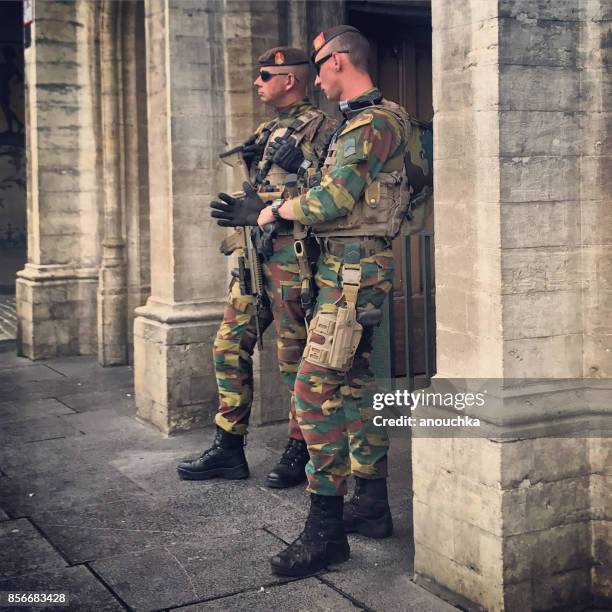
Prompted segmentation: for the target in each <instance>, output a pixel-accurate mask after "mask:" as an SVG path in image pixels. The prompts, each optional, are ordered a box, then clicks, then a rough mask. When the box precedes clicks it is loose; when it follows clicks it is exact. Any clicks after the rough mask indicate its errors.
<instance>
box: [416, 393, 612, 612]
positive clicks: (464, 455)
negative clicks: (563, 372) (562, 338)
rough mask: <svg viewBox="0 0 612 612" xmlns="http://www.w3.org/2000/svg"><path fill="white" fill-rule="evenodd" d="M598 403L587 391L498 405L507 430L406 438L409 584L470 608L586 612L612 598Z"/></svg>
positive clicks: (606, 475)
mask: <svg viewBox="0 0 612 612" xmlns="http://www.w3.org/2000/svg"><path fill="white" fill-rule="evenodd" d="M559 388H560V389H562V385H559ZM606 398H608V400H607V401H608V402H609V390H608V389H606V388H595V385H590V386H589V387H588V388H583V389H580V388H577V389H568V390H566V392H565V393H564V392H563V390H560V391H558V392H556V393H548V394H547V393H541V394H539V395H538V394H536V393H533V394H529V395H523V396H517V397H514V398H507V399H506V400H505V407H506V410H505V411H504V414H510V415H512V416H511V417H509V420H512V421H513V423H512V424H506V425H503V426H499V425H491V424H484V427H487V428H488V429H487V431H486V433H485V437H483V438H476V437H472V438H465V437H464V438H458V437H456V438H422V437H415V438H414V439H413V466H414V479H413V480H414V538H415V548H416V556H415V576H416V580H417V581H418V582H419V583H420V584H422V585H423V586H425V587H426V588H428V589H430V590H432V591H433V592H435V593H436V594H438V595H442V596H444V597H445V598H446V599H448V600H450V601H452V602H453V603H455V604H457V605H460V606H461V607H462V608H464V609H467V610H482V609H485V610H490V611H492V612H493V611H506V610H507V611H514V610H521V611H522V610H553V609H554V610H556V609H561V608H563V609H584V607H585V606H590V605H592V603H593V601H600V602H601V601H606V600H607V599H608V598H610V597H612V573H611V572H610V568H611V566H612V553H611V552H610V551H611V550H612V529H611V528H610V524H611V523H610V521H611V520H612V510H610V509H611V508H612V492H611V491H612V486H611V485H612V468H611V467H610V466H611V465H612V461H611V459H612V439H611V438H610V433H611V432H612V419H610V416H609V414H607V412H609V410H608V409H607V408H606V406H607V403H606ZM527 406H529V407H531V409H532V410H533V412H530V414H528V415H525V414H522V415H521V414H520V408H521V407H522V408H523V409H525V407H527ZM577 408H582V410H580V412H579V413H578V414H576V413H577V412H578V411H577V410H576V409H577ZM547 409H548V410H551V411H555V412H561V410H563V409H566V412H567V415H564V416H563V417H557V418H555V417H554V416H551V415H546V414H545V413H546V411H547ZM536 415H537V416H536ZM543 418H544V419H546V420H543ZM476 435H477V434H476ZM454 594H460V595H459V596H458V597H456V596H455V595H454Z"/></svg>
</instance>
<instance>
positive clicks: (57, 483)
mask: <svg viewBox="0 0 612 612" xmlns="http://www.w3.org/2000/svg"><path fill="white" fill-rule="evenodd" d="M134 495H144V492H143V491H142V490H141V489H139V488H138V487H137V486H136V485H135V484H134V482H132V481H131V480H129V479H128V478H125V476H122V475H121V474H120V473H119V472H117V470H115V469H113V468H112V467H110V466H108V465H98V466H85V467H78V468H67V469H65V470H64V471H58V472H56V473H55V475H54V476H53V477H52V478H49V475H48V474H30V475H28V477H27V478H19V479H13V478H0V499H2V504H3V506H4V508H5V509H6V510H7V511H8V512H10V513H12V514H13V515H14V516H24V515H29V514H32V513H34V512H36V511H41V510H52V509H60V508H70V507H77V506H87V505H96V504H103V503H107V502H112V501H117V500H118V499H126V498H129V497H132V496H134Z"/></svg>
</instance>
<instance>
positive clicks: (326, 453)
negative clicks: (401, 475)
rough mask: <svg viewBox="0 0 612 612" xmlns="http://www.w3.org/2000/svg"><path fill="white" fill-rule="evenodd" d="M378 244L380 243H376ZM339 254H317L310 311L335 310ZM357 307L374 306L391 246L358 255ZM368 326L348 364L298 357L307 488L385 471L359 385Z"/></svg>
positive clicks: (363, 381) (341, 489) (387, 282)
mask: <svg viewBox="0 0 612 612" xmlns="http://www.w3.org/2000/svg"><path fill="white" fill-rule="evenodd" d="M382 248H383V247H381V249H382ZM342 263H343V260H342V259H341V258H338V257H335V256H333V255H331V254H323V255H321V257H320V258H319V262H318V264H317V275H316V281H317V286H318V288H319V295H318V298H317V307H316V312H331V313H333V312H336V310H337V308H338V303H339V302H341V298H342V276H341V274H342ZM360 264H361V282H360V288H359V292H358V294H357V306H358V307H360V308H380V307H381V305H382V303H383V302H384V300H385V297H386V296H387V294H388V293H389V291H390V290H391V287H392V281H393V269H394V260H393V252H392V251H391V250H381V252H380V253H377V254H376V255H373V256H370V257H364V258H361V260H360ZM373 331H374V330H373V328H372V327H365V328H364V330H363V335H362V337H361V341H360V343H359V346H358V348H357V352H356V354H355V358H354V361H353V365H352V367H351V369H350V370H349V371H348V372H346V373H343V372H338V371H336V370H331V369H328V368H325V367H322V366H319V365H313V364H311V363H308V362H307V361H305V360H302V362H301V364H300V368H299V371H298V374H297V379H296V382H295V405H296V413H297V418H298V422H299V424H300V427H301V429H302V433H303V434H304V439H305V440H306V443H307V445H308V451H309V453H310V462H309V463H308V465H307V466H306V474H307V476H308V487H307V490H308V491H309V492H310V493H317V494H319V495H346V490H347V486H346V477H347V475H348V474H349V473H350V472H352V473H353V474H354V475H356V476H359V477H361V478H371V479H374V478H385V477H386V476H387V450H388V447H389V439H388V437H387V432H386V431H385V429H384V428H380V427H375V426H374V424H373V421H372V418H373V416H374V410H373V408H372V407H371V405H370V402H369V401H368V399H367V397H366V393H365V389H366V387H367V386H368V385H370V384H371V383H372V382H373V378H374V376H373V374H372V371H371V370H370V367H369V358H370V354H371V351H372V336H373Z"/></svg>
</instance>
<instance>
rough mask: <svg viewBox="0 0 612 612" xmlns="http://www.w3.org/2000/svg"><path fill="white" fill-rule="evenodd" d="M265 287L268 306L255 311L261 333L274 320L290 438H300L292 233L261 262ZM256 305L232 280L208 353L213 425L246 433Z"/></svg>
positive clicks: (300, 335) (299, 312)
mask: <svg viewBox="0 0 612 612" xmlns="http://www.w3.org/2000/svg"><path fill="white" fill-rule="evenodd" d="M263 272H264V286H265V290H266V294H267V296H268V300H269V304H270V307H269V308H264V309H262V312H261V313H260V315H259V322H260V327H261V330H262V332H263V330H265V329H266V328H267V327H268V326H269V325H270V324H271V323H272V322H273V321H274V325H275V328H276V334H277V340H276V344H277V347H276V348H277V356H278V365H279V368H280V372H281V376H282V378H283V381H284V382H285V384H286V385H287V386H288V388H289V389H290V390H291V402H290V410H289V437H290V438H294V439H296V440H302V439H303V436H302V432H301V431H300V428H299V426H298V424H297V420H296V416H295V404H294V400H293V386H294V382H295V376H296V373H297V370H298V365H299V363H300V359H301V358H302V353H303V352H304V347H305V345H306V323H305V322H304V310H303V309H302V305H301V302H300V276H299V270H298V264H297V261H296V258H295V254H294V251H293V237H292V236H282V237H280V238H277V239H276V240H275V241H274V253H273V255H272V257H271V258H270V259H269V260H267V261H266V262H264V264H263ZM255 316H256V315H255V308H254V306H253V304H252V301H251V296H249V295H247V296H244V295H242V293H241V292H240V286H239V283H238V282H237V279H233V280H232V283H231V284H230V295H229V303H228V305H227V308H226V310H225V313H224V316H223V322H222V323H221V326H220V327H219V331H218V332H217V336H216V338H215V343H214V348H213V357H214V364H215V376H216V379H217V387H218V389H219V409H218V411H217V414H216V415H215V423H216V424H217V425H218V426H219V427H220V428H221V429H224V430H225V431H227V432H230V433H234V434H238V435H245V434H246V433H247V427H248V423H249V416H250V413H251V404H252V401H253V352H254V350H255V346H256V344H257V331H256V325H255Z"/></svg>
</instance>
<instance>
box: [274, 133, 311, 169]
mask: <svg viewBox="0 0 612 612" xmlns="http://www.w3.org/2000/svg"><path fill="white" fill-rule="evenodd" d="M267 153H268V159H271V160H272V161H273V162H274V163H275V164H276V165H277V166H279V167H280V168H282V169H283V170H285V171H286V172H290V173H294V172H297V171H298V169H299V167H300V165H301V163H302V162H303V161H304V154H303V153H302V151H301V150H300V148H299V147H297V146H296V145H295V144H294V143H293V142H291V141H290V140H285V141H283V139H282V138H280V137H279V138H275V139H274V141H273V142H272V144H270V146H269V147H268V152H267Z"/></svg>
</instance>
